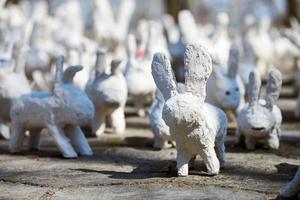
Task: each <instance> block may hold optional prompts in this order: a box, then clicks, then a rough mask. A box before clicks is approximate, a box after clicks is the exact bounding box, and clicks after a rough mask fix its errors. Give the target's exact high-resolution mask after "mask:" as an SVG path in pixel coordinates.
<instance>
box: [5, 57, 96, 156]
mask: <svg viewBox="0 0 300 200" xmlns="http://www.w3.org/2000/svg"><path fill="white" fill-rule="evenodd" d="M63 64H64V57H63V56H59V57H58V58H57V69H56V74H55V83H54V89H53V91H52V92H34V93H31V94H27V95H22V96H21V97H19V98H17V99H15V100H14V102H13V104H12V107H11V111H10V116H11V120H12V123H11V137H10V141H9V148H10V151H11V152H12V153H16V152H20V151H21V150H22V143H23V138H24V134H25V131H26V130H29V132H30V138H29V146H30V148H31V149H38V148H39V140H40V134H41V133H40V132H41V130H42V129H43V128H47V129H48V131H49V133H50V134H51V136H52V137H53V138H54V141H55V142H56V144H57V146H58V148H59V150H60V151H61V152H62V154H63V157H65V158H75V157H77V153H76V151H77V152H78V153H80V154H81V155H92V150H91V148H90V146H89V144H88V142H87V140H86V138H85V136H84V134H83V132H82V131H81V129H80V126H83V125H87V124H89V122H90V121H91V120H92V119H93V117H94V112H95V109H94V105H93V103H92V102H91V101H90V100H89V98H88V96H87V95H86V94H85V93H84V92H82V91H81V90H80V89H79V88H76V87H75V86H74V85H73V77H74V75H75V74H76V72H78V71H80V70H82V66H71V67H69V68H67V69H66V70H65V71H64V72H63ZM69 141H70V142H71V144H72V145H71V144H70V142H69ZM73 147H74V148H75V150H76V151H75V150H74V148H73Z"/></svg>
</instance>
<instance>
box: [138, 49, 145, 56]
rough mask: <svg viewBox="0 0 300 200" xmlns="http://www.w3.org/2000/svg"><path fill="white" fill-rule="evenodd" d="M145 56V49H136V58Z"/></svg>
mask: <svg viewBox="0 0 300 200" xmlns="http://www.w3.org/2000/svg"><path fill="white" fill-rule="evenodd" d="M144 55H145V49H138V50H137V51H136V56H137V57H143V56H144Z"/></svg>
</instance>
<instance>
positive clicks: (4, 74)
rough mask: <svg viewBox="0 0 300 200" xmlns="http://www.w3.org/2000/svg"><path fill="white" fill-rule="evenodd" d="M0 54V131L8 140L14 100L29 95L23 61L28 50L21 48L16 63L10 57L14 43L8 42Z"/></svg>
mask: <svg viewBox="0 0 300 200" xmlns="http://www.w3.org/2000/svg"><path fill="white" fill-rule="evenodd" d="M4 46H5V47H3V49H2V50H1V52H0V123H1V127H0V131H1V136H2V137H4V138H5V139H8V138H9V128H8V126H7V125H8V124H9V123H10V115H9V112H10V109H11V105H12V102H13V100H14V99H15V98H18V97H20V96H21V95H23V94H27V93H30V91H31V89H30V85H29V82H28V80H27V78H26V76H25V71H24V67H25V60H26V55H27V51H28V49H27V48H26V47H22V49H21V50H20V52H19V54H18V57H17V59H16V61H15V60H14V59H13V57H12V52H13V47H14V42H13V41H9V42H6V43H5V44H4Z"/></svg>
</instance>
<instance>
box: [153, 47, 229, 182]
mask: <svg viewBox="0 0 300 200" xmlns="http://www.w3.org/2000/svg"><path fill="white" fill-rule="evenodd" d="M211 68H212V66H211V58H210V56H209V54H208V53H207V50H205V49H204V48H203V47H202V46H200V45H187V47H186V52H185V69H186V73H185V76H186V77H185V78H186V79H185V87H186V92H184V93H182V94H178V92H177V85H176V80H175V77H174V75H173V72H172V69H171V66H170V63H169V61H168V60H167V58H166V56H164V54H161V53H157V54H155V56H154V58H153V63H152V74H153V78H154V80H155V83H156V85H157V87H158V88H159V89H160V91H161V92H162V94H163V96H164V99H165V101H166V102H165V105H164V107H163V112H162V118H163V120H164V121H165V123H166V125H167V126H168V127H169V128H170V134H171V136H172V138H173V139H174V140H175V142H176V148H177V172H178V175H179V176H187V175H188V163H189V161H190V160H191V159H192V158H193V157H195V156H196V155H198V154H200V155H201V157H202V158H203V160H204V163H205V165H206V168H207V170H208V174H210V175H214V174H218V173H219V169H220V165H221V166H223V165H224V152H225V146H224V140H225V136H226V126H227V118H226V115H225V113H224V112H223V111H222V110H220V109H218V108H216V107H214V106H212V105H210V104H207V103H204V99H205V85H206V81H207V79H208V77H209V75H210V73H211Z"/></svg>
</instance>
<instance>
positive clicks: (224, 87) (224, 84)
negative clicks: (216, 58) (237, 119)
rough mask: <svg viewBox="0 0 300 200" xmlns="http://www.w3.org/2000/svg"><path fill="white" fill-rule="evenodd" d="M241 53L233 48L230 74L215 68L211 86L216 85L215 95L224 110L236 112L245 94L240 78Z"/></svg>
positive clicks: (230, 59) (229, 63) (231, 50)
mask: <svg viewBox="0 0 300 200" xmlns="http://www.w3.org/2000/svg"><path fill="white" fill-rule="evenodd" d="M238 63H239V51H238V49H237V47H235V46H232V47H231V49H230V52H229V60H228V72H227V74H225V73H224V72H223V71H222V69H221V67H217V66H216V67H215V68H214V69H213V73H212V79H211V80H209V81H210V83H209V84H214V85H215V87H214V91H210V92H213V95H214V96H215V101H216V103H217V104H218V106H220V107H222V108H223V109H230V110H236V109H237V108H238V106H239V105H240V102H241V99H242V98H243V96H244V94H245V90H244V86H243V84H242V81H241V79H240V77H239V76H238V74H237V73H238Z"/></svg>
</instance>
